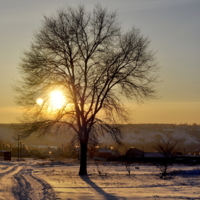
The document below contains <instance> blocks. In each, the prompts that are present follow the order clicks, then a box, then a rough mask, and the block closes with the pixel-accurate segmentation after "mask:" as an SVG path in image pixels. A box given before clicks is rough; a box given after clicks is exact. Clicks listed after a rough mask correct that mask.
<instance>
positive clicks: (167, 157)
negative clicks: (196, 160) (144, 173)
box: [153, 138, 179, 178]
mask: <svg viewBox="0 0 200 200" xmlns="http://www.w3.org/2000/svg"><path fill="white" fill-rule="evenodd" d="M178 143H179V142H178V141H177V140H174V139H172V138H167V139H166V140H164V139H163V138H162V139H161V140H160V141H157V142H156V143H155V144H154V145H153V148H154V149H155V150H156V151H157V152H159V153H162V155H163V157H162V158H159V161H158V162H157V163H156V166H157V167H158V168H159V170H160V172H161V178H165V177H166V176H167V174H168V173H169V172H170V165H171V164H172V159H171V158H172V155H173V154H174V153H175V152H177V151H178Z"/></svg>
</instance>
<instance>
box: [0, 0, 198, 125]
mask: <svg viewBox="0 0 200 200" xmlns="http://www.w3.org/2000/svg"><path fill="white" fill-rule="evenodd" d="M97 2H99V3H100V4H101V5H102V6H104V7H107V8H108V9H109V10H112V11H113V10H117V11H118V19H119V22H120V23H121V25H122V27H124V29H128V28H131V27H133V26H134V27H136V28H140V29H141V31H142V33H143V35H144V36H147V37H149V39H150V40H151V45H150V46H151V48H152V49H153V51H156V55H155V57H156V58H157V60H158V66H160V72H159V75H160V80H161V82H160V83H159V84H158V86H157V90H158V94H157V96H158V99H156V100H150V101H149V102H147V103H145V104H143V105H136V104H135V102H134V101H132V102H129V103H127V106H128V107H129V108H130V111H131V122H133V123H177V124H179V123H189V124H192V123H198V124H200V78H199V74H200V66H199V64H200V56H199V52H200V20H199V19H200V12H199V10H200V1H199V0H190V1H188V0H162V1H160V0H148V1H146V0H140V1H138V0H125V1H116V0H109V1H107V0H101V1H99V0H85V1H82V0H74V1H73V2H71V1H70V2H67V3H68V5H72V6H76V5H77V4H80V3H81V4H84V5H85V6H86V8H87V9H91V8H92V7H93V6H94V5H95V4H96V3H97ZM65 5H66V0H57V1H55V0H48V1H45V0H35V1H23V0H18V1H16V0H9V1H1V6H0V13H1V20H0V26H1V31H0V41H1V45H0V94H1V98H0V123H12V122H15V121H16V117H17V116H19V113H20V112H21V111H20V110H19V109H17V108H16V106H15V103H14V94H13V90H12V87H11V86H12V85H14V84H15V82H14V80H17V79H18V78H19V77H20V74H19V72H18V70H17V66H18V65H19V63H20V58H21V57H22V51H23V50H24V49H28V47H29V45H30V42H31V41H32V38H33V34H34V33H35V31H36V30H37V29H38V28H39V27H40V26H41V21H42V19H43V16H44V15H47V16H48V15H51V14H52V13H53V12H54V11H56V10H57V9H59V8H60V7H62V6H65Z"/></svg>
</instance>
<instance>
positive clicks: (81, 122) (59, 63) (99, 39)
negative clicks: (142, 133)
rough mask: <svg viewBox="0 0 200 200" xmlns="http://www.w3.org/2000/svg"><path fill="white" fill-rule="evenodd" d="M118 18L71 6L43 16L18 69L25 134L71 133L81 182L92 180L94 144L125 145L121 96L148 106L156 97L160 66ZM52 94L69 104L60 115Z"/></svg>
mask: <svg viewBox="0 0 200 200" xmlns="http://www.w3.org/2000/svg"><path fill="white" fill-rule="evenodd" d="M116 17H117V14H116V12H113V13H109V12H108V11H107V10H106V9H104V8H102V7H101V6H100V5H97V6H95V7H94V9H93V11H92V12H89V11H86V10H85V8H84V7H83V6H79V7H77V8H72V7H68V8H67V9H61V10H58V11H57V12H56V14H55V15H53V16H51V17H44V21H43V24H42V27H41V29H40V30H39V31H38V32H37V33H36V34H35V35H34V40H33V42H32V44H31V46H30V49H29V50H28V51H26V52H24V56H23V58H22V62H21V65H20V68H19V69H20V72H21V74H22V81H21V82H19V83H17V84H16V85H17V88H15V90H17V94H18V95H17V98H16V99H17V103H18V104H19V105H21V106H23V107H24V108H26V109H27V110H26V111H25V114H24V117H23V119H22V121H21V125H23V126H21V133H22V134H23V136H29V135H30V134H32V133H39V134H44V133H50V132H53V131H52V130H54V132H55V131H56V132H59V131H64V130H65V131H66V132H69V130H70V131H71V132H74V133H75V134H76V139H77V141H78V142H79V145H80V150H81V156H80V158H81V159H80V171H79V174H80V175H85V174H87V161H86V159H87V147H88V142H89V141H97V140H98V136H99V134H105V133H106V134H110V135H111V136H112V137H113V139H114V140H115V141H117V142H120V135H121V131H120V129H119V127H118V126H117V124H118V123H119V122H120V121H121V122H125V121H126V120H127V119H128V118H127V116H128V115H127V111H126V108H125V106H124V104H123V99H122V97H123V96H124V97H126V98H128V99H134V98H135V99H136V100H137V101H143V100H144V99H148V98H151V97H153V96H154V94H155V90H154V87H153V84H154V83H155V82H156V79H157V75H156V72H157V66H156V63H155V61H154V54H153V53H152V51H151V50H149V40H148V38H144V37H143V36H142V34H141V33H140V30H138V29H135V28H132V29H131V30H129V31H127V32H124V31H122V29H121V27H120V26H119V24H118V22H117V19H116ZM55 89H57V90H60V91H62V93H63V94H64V95H65V98H66V102H65V103H64V104H63V103H62V102H61V103H60V106H59V108H55V107H53V106H52V105H51V102H50V100H49V96H48V95H49V92H50V91H53V90H55ZM36 101H37V103H36ZM111 124H112V125H111ZM66 127H69V128H68V129H66Z"/></svg>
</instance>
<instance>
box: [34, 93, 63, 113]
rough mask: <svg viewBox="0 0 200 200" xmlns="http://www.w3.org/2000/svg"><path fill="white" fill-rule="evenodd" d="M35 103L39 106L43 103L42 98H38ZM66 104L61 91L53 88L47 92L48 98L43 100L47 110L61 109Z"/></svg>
mask: <svg viewBox="0 0 200 200" xmlns="http://www.w3.org/2000/svg"><path fill="white" fill-rule="evenodd" d="M36 103H37V104H38V105H39V106H42V105H43V104H44V100H43V99H42V98H38V99H37V100H36ZM66 104H67V102H66V98H65V96H64V94H63V92H62V91H60V90H53V91H51V92H50V93H49V95H48V98H47V99H46V100H45V105H44V108H45V107H46V108H47V110H48V111H56V110H59V109H61V108H62V107H63V106H65V105H66Z"/></svg>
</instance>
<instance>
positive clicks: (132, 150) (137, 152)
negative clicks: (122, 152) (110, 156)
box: [126, 147, 144, 157]
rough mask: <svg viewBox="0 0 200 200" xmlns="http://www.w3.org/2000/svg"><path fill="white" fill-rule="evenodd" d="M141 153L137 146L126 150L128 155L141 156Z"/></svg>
mask: <svg viewBox="0 0 200 200" xmlns="http://www.w3.org/2000/svg"><path fill="white" fill-rule="evenodd" d="M143 154H144V152H143V151H141V150H139V149H137V148H134V147H131V148H130V149H129V150H128V151H127V152H126V156H128V157H143Z"/></svg>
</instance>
